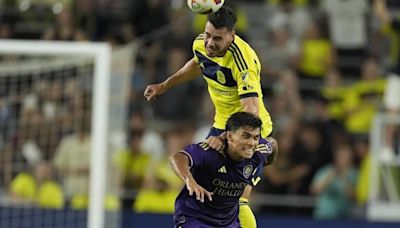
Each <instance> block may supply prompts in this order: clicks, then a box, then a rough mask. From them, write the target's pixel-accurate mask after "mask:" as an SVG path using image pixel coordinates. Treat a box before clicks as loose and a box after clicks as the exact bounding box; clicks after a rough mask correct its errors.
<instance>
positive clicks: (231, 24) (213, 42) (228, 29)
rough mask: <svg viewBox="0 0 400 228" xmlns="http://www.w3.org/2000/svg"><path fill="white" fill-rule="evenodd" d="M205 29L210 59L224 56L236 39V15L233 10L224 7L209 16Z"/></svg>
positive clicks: (206, 45) (205, 43) (205, 39)
mask: <svg viewBox="0 0 400 228" xmlns="http://www.w3.org/2000/svg"><path fill="white" fill-rule="evenodd" d="M207 17H208V19H207V23H206V26H205V29H204V45H205V47H206V53H207V55H208V56H210V57H216V56H219V57H221V56H224V55H225V53H226V51H227V50H228V48H229V45H231V43H232V42H233V40H234V38H235V30H234V28H235V24H236V14H235V13H234V11H233V10H232V8H230V7H227V6H222V7H221V9H219V10H218V11H217V12H215V13H212V14H209V15H208V16H207Z"/></svg>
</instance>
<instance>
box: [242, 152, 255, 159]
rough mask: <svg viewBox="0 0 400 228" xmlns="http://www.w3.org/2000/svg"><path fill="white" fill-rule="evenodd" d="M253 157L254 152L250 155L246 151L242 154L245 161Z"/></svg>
mask: <svg viewBox="0 0 400 228" xmlns="http://www.w3.org/2000/svg"><path fill="white" fill-rule="evenodd" d="M253 155H254V152H252V153H249V152H247V151H243V152H242V157H243V158H245V159H250V158H251V157H253Z"/></svg>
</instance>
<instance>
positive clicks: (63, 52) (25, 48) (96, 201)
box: [0, 40, 133, 228]
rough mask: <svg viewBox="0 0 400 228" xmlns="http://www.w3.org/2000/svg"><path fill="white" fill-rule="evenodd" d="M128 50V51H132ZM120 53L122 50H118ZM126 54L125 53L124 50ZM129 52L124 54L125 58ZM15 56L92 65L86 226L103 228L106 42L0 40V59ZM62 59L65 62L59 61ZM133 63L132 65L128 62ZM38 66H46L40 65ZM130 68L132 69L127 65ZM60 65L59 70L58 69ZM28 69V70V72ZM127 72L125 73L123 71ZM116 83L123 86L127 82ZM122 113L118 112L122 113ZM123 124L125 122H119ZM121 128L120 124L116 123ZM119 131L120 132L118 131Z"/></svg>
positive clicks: (108, 70)
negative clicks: (82, 62)
mask: <svg viewBox="0 0 400 228" xmlns="http://www.w3.org/2000/svg"><path fill="white" fill-rule="evenodd" d="M132 48H133V47H130V49H129V50H132ZM121 51H122V50H121ZM125 52H126V51H125ZM129 54H131V55H133V53H128V55H129ZM6 55H12V56H14V55H18V56H24V57H26V56H27V57H28V58H30V57H33V56H35V57H36V56H39V57H46V58H52V57H53V56H55V57H61V65H62V64H66V63H68V61H70V60H71V59H72V61H74V59H75V62H79V61H80V60H79V59H84V58H88V59H91V61H92V63H93V65H92V68H93V79H92V83H93V91H92V95H91V96H92V98H91V99H92V101H91V121H90V122H91V131H90V132H91V133H90V139H91V152H90V170H89V175H90V178H89V180H90V183H89V197H88V198H89V205H88V212H87V220H88V222H87V227H88V228H102V227H105V218H106V215H105V211H106V210H105V205H104V199H105V195H106V189H107V187H106V181H107V170H108V169H109V167H107V160H108V159H110V157H109V156H110V155H109V154H108V153H109V150H110V145H109V144H110V142H109V137H110V134H112V133H110V126H109V123H110V116H109V114H110V110H109V107H110V106H109V105H110V104H109V102H110V90H111V89H112V88H110V84H111V75H112V72H111V67H112V56H113V51H112V49H111V46H110V45H109V44H107V43H89V42H88V43H86V42H79V43H78V42H58V41H36V40H0V56H6ZM63 58H65V60H63ZM131 64H133V62H131ZM20 67H21V69H23V68H24V66H23V65H22V64H21V66H20ZM40 67H44V68H45V67H46V64H43V65H42V66H40ZM131 67H132V66H131ZM62 68H63V66H61V67H60V69H62ZM28 70H29V69H28ZM125 73H128V74H129V72H125ZM129 77H130V75H128V76H126V79H124V80H120V81H121V83H123V85H119V87H123V86H125V87H126V86H127V85H129V83H126V82H127V80H129ZM123 111H124V110H121V111H120V112H121V113H123ZM121 121H126V120H121ZM119 126H123V124H119ZM119 130H121V129H119ZM1 219H2V218H1V217H0V220H1Z"/></svg>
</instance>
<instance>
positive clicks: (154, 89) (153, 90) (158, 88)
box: [143, 83, 167, 101]
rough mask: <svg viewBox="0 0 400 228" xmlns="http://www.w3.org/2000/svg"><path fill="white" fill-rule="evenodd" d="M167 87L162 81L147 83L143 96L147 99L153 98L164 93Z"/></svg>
mask: <svg viewBox="0 0 400 228" xmlns="http://www.w3.org/2000/svg"><path fill="white" fill-rule="evenodd" d="M166 91H167V89H166V88H165V86H164V85H163V84H162V83H159V84H153V85H148V86H147V87H146V90H145V91H144V94H143V95H144V97H146V99H147V101H151V100H154V99H155V98H156V97H157V96H158V95H161V94H163V93H165V92H166Z"/></svg>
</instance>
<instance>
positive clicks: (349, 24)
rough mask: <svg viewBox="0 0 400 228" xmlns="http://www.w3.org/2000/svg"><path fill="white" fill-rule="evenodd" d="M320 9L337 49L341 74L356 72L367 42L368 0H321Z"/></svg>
mask: <svg viewBox="0 0 400 228" xmlns="http://www.w3.org/2000/svg"><path fill="white" fill-rule="evenodd" d="M320 9H321V11H322V13H323V14H324V16H325V17H326V19H327V22H328V27H329V36H330V40H331V41H332V43H333V46H334V47H335V48H336V50H337V55H338V67H339V69H340V71H341V72H342V73H344V74H353V75H354V74H356V73H358V66H359V65H360V62H361V61H362V58H363V56H364V55H365V54H366V48H367V42H368V34H367V29H368V27H367V16H368V13H369V5H368V1H366V0H351V1H347V0H322V1H321V2H320Z"/></svg>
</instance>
